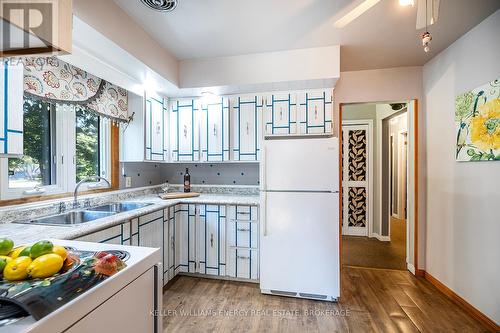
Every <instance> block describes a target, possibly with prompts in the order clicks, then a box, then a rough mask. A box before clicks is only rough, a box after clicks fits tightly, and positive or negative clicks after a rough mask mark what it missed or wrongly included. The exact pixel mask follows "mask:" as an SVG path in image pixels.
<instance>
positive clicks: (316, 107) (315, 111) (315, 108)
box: [314, 105, 318, 119]
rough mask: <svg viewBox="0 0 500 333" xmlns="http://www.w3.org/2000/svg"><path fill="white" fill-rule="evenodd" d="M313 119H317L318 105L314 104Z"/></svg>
mask: <svg viewBox="0 0 500 333" xmlns="http://www.w3.org/2000/svg"><path fill="white" fill-rule="evenodd" d="M314 119H318V106H317V105H315V106H314Z"/></svg>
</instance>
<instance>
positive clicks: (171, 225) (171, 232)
mask: <svg viewBox="0 0 500 333" xmlns="http://www.w3.org/2000/svg"><path fill="white" fill-rule="evenodd" d="M167 230H168V237H167V238H165V248H167V249H168V254H167V256H166V259H165V263H164V264H165V265H167V267H168V271H167V272H168V273H167V276H168V281H170V280H171V279H172V278H173V277H174V276H175V248H176V246H175V206H172V207H168V228H167Z"/></svg>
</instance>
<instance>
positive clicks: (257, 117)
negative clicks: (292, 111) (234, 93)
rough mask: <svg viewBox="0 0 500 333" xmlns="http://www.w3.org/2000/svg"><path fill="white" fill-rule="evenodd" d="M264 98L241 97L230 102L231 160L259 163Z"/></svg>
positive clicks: (254, 96)
mask: <svg viewBox="0 0 500 333" xmlns="http://www.w3.org/2000/svg"><path fill="white" fill-rule="evenodd" d="M263 108H264V98H263V97H261V96H257V95H243V96H238V97H234V98H233V99H232V100H231V129H232V131H231V132H232V140H231V143H232V144H231V146H232V158H231V159H232V160H233V161H259V160H260V143H261V120H262V112H263Z"/></svg>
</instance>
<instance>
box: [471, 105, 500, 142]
mask: <svg viewBox="0 0 500 333" xmlns="http://www.w3.org/2000/svg"><path fill="white" fill-rule="evenodd" d="M471 141H472V143H473V144H474V145H475V146H476V147H477V148H479V149H481V150H483V151H490V150H491V149H492V150H496V149H500V99H499V98H496V99H494V100H491V101H490V102H488V103H486V104H484V105H483V106H481V107H479V115H477V116H475V117H474V118H472V122H471Z"/></svg>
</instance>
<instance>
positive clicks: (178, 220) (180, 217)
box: [174, 205, 189, 275]
mask: <svg viewBox="0 0 500 333" xmlns="http://www.w3.org/2000/svg"><path fill="white" fill-rule="evenodd" d="M188 221H189V207H188V205H177V206H175V224H174V238H175V258H174V263H175V268H174V275H175V274H177V273H180V272H187V271H188V268H189V259H188V257H189V254H188V248H189V246H188V240H189V237H188Z"/></svg>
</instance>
